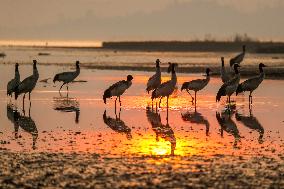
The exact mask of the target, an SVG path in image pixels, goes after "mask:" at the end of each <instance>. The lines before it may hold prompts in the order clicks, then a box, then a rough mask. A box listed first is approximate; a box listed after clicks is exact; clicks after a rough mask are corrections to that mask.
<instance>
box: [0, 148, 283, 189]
mask: <svg viewBox="0 0 284 189" xmlns="http://www.w3.org/2000/svg"><path fill="white" fill-rule="evenodd" d="M0 170H1V171H0V172H1V174H0V187H1V188H39V187H51V188H53V187H55V188H57V187H60V188H158V187H162V188H185V187H193V188H208V187H209V188H283V187H284V156H283V155H281V154H278V155H273V156H264V155H261V156H245V155H239V156H234V155H233V156H232V155H218V154H216V155H213V156H201V155H193V156H187V157H182V156H144V157H112V158H107V157H101V156H100V155H98V154H95V153H47V152H42V153H14V152H9V151H3V150H1V159H0Z"/></svg>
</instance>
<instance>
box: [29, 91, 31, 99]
mask: <svg viewBox="0 0 284 189" xmlns="http://www.w3.org/2000/svg"><path fill="white" fill-rule="evenodd" d="M29 101H31V93H30V92H29Z"/></svg>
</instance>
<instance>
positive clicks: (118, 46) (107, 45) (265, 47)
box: [0, 41, 284, 54]
mask: <svg viewBox="0 0 284 189" xmlns="http://www.w3.org/2000/svg"><path fill="white" fill-rule="evenodd" d="M242 45H246V46H247V51H248V52H250V53H271V54H276V53H279V54H282V53H284V42H272V41H271V42H269V41H266V42H261V41H237V42H235V41H105V42H102V43H101V46H88V45H85V46H80V45H74V46H69V45H67V46H65V45H64V44H62V45H60V44H57V45H52V44H49V45H25V44H23V45H11V44H10V45H9V44H6V45H3V44H1V45H0V47H1V46H2V47H24V48H39V49H85V50H111V51H143V52H239V51H241V49H242V48H241V47H242Z"/></svg>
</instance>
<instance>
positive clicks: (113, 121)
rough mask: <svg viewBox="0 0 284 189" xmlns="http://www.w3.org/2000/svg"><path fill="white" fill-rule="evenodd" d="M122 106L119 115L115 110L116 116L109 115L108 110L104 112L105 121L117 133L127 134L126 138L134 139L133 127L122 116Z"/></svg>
mask: <svg viewBox="0 0 284 189" xmlns="http://www.w3.org/2000/svg"><path fill="white" fill-rule="evenodd" d="M120 113H121V108H120V109H119V113H118V116H117V112H116V111H115V118H112V117H110V116H107V112H106V110H105V111H104V114H103V120H104V123H105V124H106V125H107V126H108V127H110V128H111V129H112V130H113V131H115V132H117V133H122V134H126V138H127V139H128V140H131V139H132V134H131V129H130V127H128V126H127V125H126V124H125V122H124V121H123V120H121V118H120Z"/></svg>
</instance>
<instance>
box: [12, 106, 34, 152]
mask: <svg viewBox="0 0 284 189" xmlns="http://www.w3.org/2000/svg"><path fill="white" fill-rule="evenodd" d="M30 108H31V106H30V107H29V115H28V116H26V115H25V112H24V111H23V114H22V115H21V114H20V112H18V110H17V109H16V108H15V107H14V106H13V105H11V104H7V117H8V119H9V120H10V121H11V122H12V123H13V125H14V130H15V138H16V139H18V135H19V134H18V133H19V128H21V129H23V130H24V131H25V132H27V133H29V134H31V135H32V140H33V143H32V149H36V140H37V138H38V130H37V127H36V124H35V122H34V120H33V119H32V118H31V116H30Z"/></svg>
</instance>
